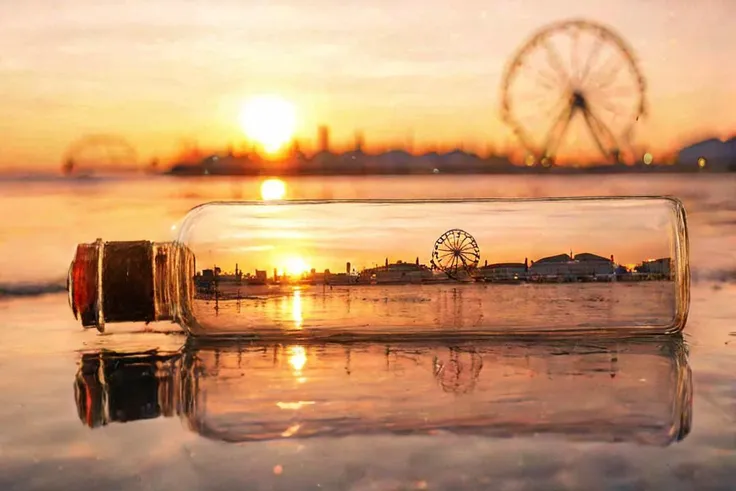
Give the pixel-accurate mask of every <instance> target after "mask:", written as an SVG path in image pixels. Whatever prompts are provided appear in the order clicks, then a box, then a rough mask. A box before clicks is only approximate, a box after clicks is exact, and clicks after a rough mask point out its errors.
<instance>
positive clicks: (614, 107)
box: [596, 100, 624, 116]
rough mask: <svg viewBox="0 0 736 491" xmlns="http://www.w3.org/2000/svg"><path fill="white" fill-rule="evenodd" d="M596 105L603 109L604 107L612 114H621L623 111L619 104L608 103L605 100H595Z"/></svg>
mask: <svg viewBox="0 0 736 491" xmlns="http://www.w3.org/2000/svg"><path fill="white" fill-rule="evenodd" d="M596 105H597V106H600V107H602V108H603V109H605V110H606V111H608V112H609V113H611V114H613V115H614V116H623V115H624V111H622V108H621V106H619V105H618V104H614V103H609V102H606V101H602V100H599V101H598V102H596Z"/></svg>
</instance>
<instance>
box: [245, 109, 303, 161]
mask: <svg viewBox="0 0 736 491" xmlns="http://www.w3.org/2000/svg"><path fill="white" fill-rule="evenodd" d="M240 125H241V127H242V129H243V132H244V133H245V136H246V137H248V138H249V139H251V140H253V141H254V142H255V143H258V144H259V145H261V146H262V147H263V149H264V150H265V151H266V152H268V153H276V152H278V151H279V150H280V149H281V148H282V147H283V146H284V145H286V144H287V143H288V142H289V141H290V140H291V139H292V137H293V136H294V131H295V130H296V109H295V108H294V105H293V104H291V103H290V102H288V101H287V100H285V99H283V98H281V97H277V96H258V97H254V98H253V99H251V100H250V101H248V102H247V103H246V104H245V105H244V106H243V109H242V111H241V113H240Z"/></svg>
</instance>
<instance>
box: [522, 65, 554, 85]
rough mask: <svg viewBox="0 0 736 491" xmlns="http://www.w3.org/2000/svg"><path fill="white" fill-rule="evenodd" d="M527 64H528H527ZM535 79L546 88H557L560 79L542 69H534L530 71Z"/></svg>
mask: <svg viewBox="0 0 736 491" xmlns="http://www.w3.org/2000/svg"><path fill="white" fill-rule="evenodd" d="M527 66H528V65H527ZM532 74H533V76H534V78H535V80H536V81H537V83H539V85H541V86H542V87H544V88H546V89H548V90H559V87H560V85H561V84H560V81H559V79H557V78H556V77H555V76H554V75H550V74H548V73H546V72H543V71H542V70H539V69H536V70H534V71H533V72H532Z"/></svg>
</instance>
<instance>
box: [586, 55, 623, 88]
mask: <svg viewBox="0 0 736 491" xmlns="http://www.w3.org/2000/svg"><path fill="white" fill-rule="evenodd" d="M610 60H613V63H612V64H611V65H610V66H608V63H606V67H607V69H606V70H605V71H604V70H603V67H601V71H600V72H598V75H597V76H594V85H593V87H594V88H595V89H598V90H603V89H605V88H606V87H609V86H611V84H613V83H614V82H615V81H616V79H617V78H618V74H619V72H620V71H621V69H622V68H623V67H622V66H621V63H620V62H619V61H618V60H617V59H616V57H615V56H612V57H611V58H609V61H610Z"/></svg>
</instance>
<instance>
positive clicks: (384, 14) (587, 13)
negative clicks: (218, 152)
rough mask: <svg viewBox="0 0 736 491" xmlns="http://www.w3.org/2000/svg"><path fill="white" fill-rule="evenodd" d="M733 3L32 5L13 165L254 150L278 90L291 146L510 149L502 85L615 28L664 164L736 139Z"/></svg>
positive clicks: (1, 18)
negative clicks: (554, 47)
mask: <svg viewBox="0 0 736 491" xmlns="http://www.w3.org/2000/svg"><path fill="white" fill-rule="evenodd" d="M735 16H736V2H733V1H731V0H700V1H698V2H695V1H684V0H682V1H675V0H647V1H644V0H616V1H610V0H587V1H582V0H577V1H573V0H556V1H554V2H552V1H549V0H545V1H543V0H519V1H513V0H496V1H490V0H467V1H465V2H450V1H449V0H447V1H441V0H403V1H399V2H395V1H388V0H372V1H371V0H360V1H358V0H339V1H338V0H312V1H309V2H305V1H303V0H263V1H256V0H218V1H209V0H208V1H205V0H197V1H194V0H129V1H127V2H119V1H114V0H66V1H64V2H52V1H50V0H25V1H22V2H11V1H6V2H2V3H0V46H2V49H0V101H1V103H2V109H3V111H2V114H3V117H2V118H0V135H2V141H3V143H2V151H1V152H0V169H21V168H25V169H40V168H46V169H50V170H51V169H54V170H55V169H58V167H59V165H60V164H61V161H62V158H63V155H64V153H65V151H66V149H67V147H68V146H69V145H70V144H71V143H72V142H73V141H74V140H76V139H78V138H80V137H82V136H83V135H86V134H96V133H105V134H115V135H119V136H120V137H122V138H124V139H126V140H127V141H129V142H130V143H131V144H132V145H133V146H134V147H135V148H136V149H137V150H138V153H139V155H140V157H141V159H143V160H147V159H150V158H151V157H153V156H154V155H156V156H159V157H160V158H162V159H167V158H169V157H170V156H171V155H173V154H175V153H176V152H177V151H178V150H179V149H180V148H181V146H182V142H183V141H185V140H191V141H197V142H198V144H199V145H201V146H203V147H224V146H225V145H227V144H228V143H230V142H235V143H236V144H237V143H238V142H239V141H240V140H241V139H242V130H241V127H240V125H239V123H238V118H239V117H240V111H241V107H242V104H243V103H244V101H246V100H247V99H248V98H250V97H252V96H254V95H258V94H276V95H279V96H281V97H283V98H285V99H287V100H289V101H291V102H292V103H293V104H294V105H295V107H296V109H297V121H296V136H297V137H298V138H300V139H304V140H305V141H306V142H307V144H311V143H310V142H313V141H314V140H315V135H316V126H317V125H319V124H322V123H324V124H328V125H330V126H331V127H332V128H333V131H332V134H333V137H334V140H335V142H336V143H337V144H339V143H341V142H346V143H347V142H348V141H349V140H350V139H351V138H352V135H353V133H354V131H355V130H356V129H361V130H363V131H364V132H365V137H366V143H367V145H368V147H370V146H371V145H376V144H384V143H385V144H391V143H397V144H405V143H407V142H409V141H410V140H411V141H413V143H414V146H415V147H416V148H422V147H426V146H427V145H431V144H435V143H441V144H444V145H452V144H453V143H454V142H460V141H462V142H465V143H466V144H467V145H468V147H479V148H481V149H482V148H484V146H485V145H486V144H490V145H493V146H495V147H501V148H505V147H509V146H513V145H515V142H514V140H513V138H512V137H511V136H510V133H509V132H508V130H507V128H506V127H505V126H504V124H503V123H502V122H501V120H500V117H499V110H498V108H499V89H500V84H501V77H502V73H503V71H504V69H505V67H506V64H507V62H508V61H509V59H510V58H511V57H512V56H513V54H514V52H515V51H516V50H517V49H518V48H519V47H520V46H521V45H522V44H523V43H524V41H525V40H526V39H527V38H528V37H529V36H530V35H532V34H533V32H534V31H535V30H537V29H539V28H541V27H543V26H544V25H545V24H548V23H551V22H557V21H560V20H564V19H568V18H575V17H583V18H586V19H589V20H592V21H595V22H601V23H605V24H606V25H608V26H610V27H612V28H613V29H615V30H616V31H617V32H618V33H619V34H620V35H621V36H622V37H623V38H625V39H626V41H627V42H628V43H629V45H630V46H631V47H632V49H633V50H634V52H635V53H636V55H637V58H638V60H639V64H640V68H641V71H642V72H643V74H644V75H645V77H646V80H647V84H648V92H647V99H648V102H649V109H650V111H649V112H650V117H649V118H648V119H647V120H646V121H642V122H641V124H640V125H639V126H637V138H638V140H639V141H641V142H648V144H649V146H648V148H650V149H651V150H652V151H654V152H657V151H660V152H661V151H663V150H664V149H668V148H672V147H673V146H678V145H680V144H682V143H687V142H689V141H690V140H691V139H694V138H700V137H703V136H710V135H714V136H718V137H723V136H728V135H730V134H732V133H736V91H735V90H734V87H736V65H735V64H734V63H733V49H734V47H735V46H736V29H734V27H735V25H736V22H735V21H734V20H733V19H734V18H736V17H735Z"/></svg>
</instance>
